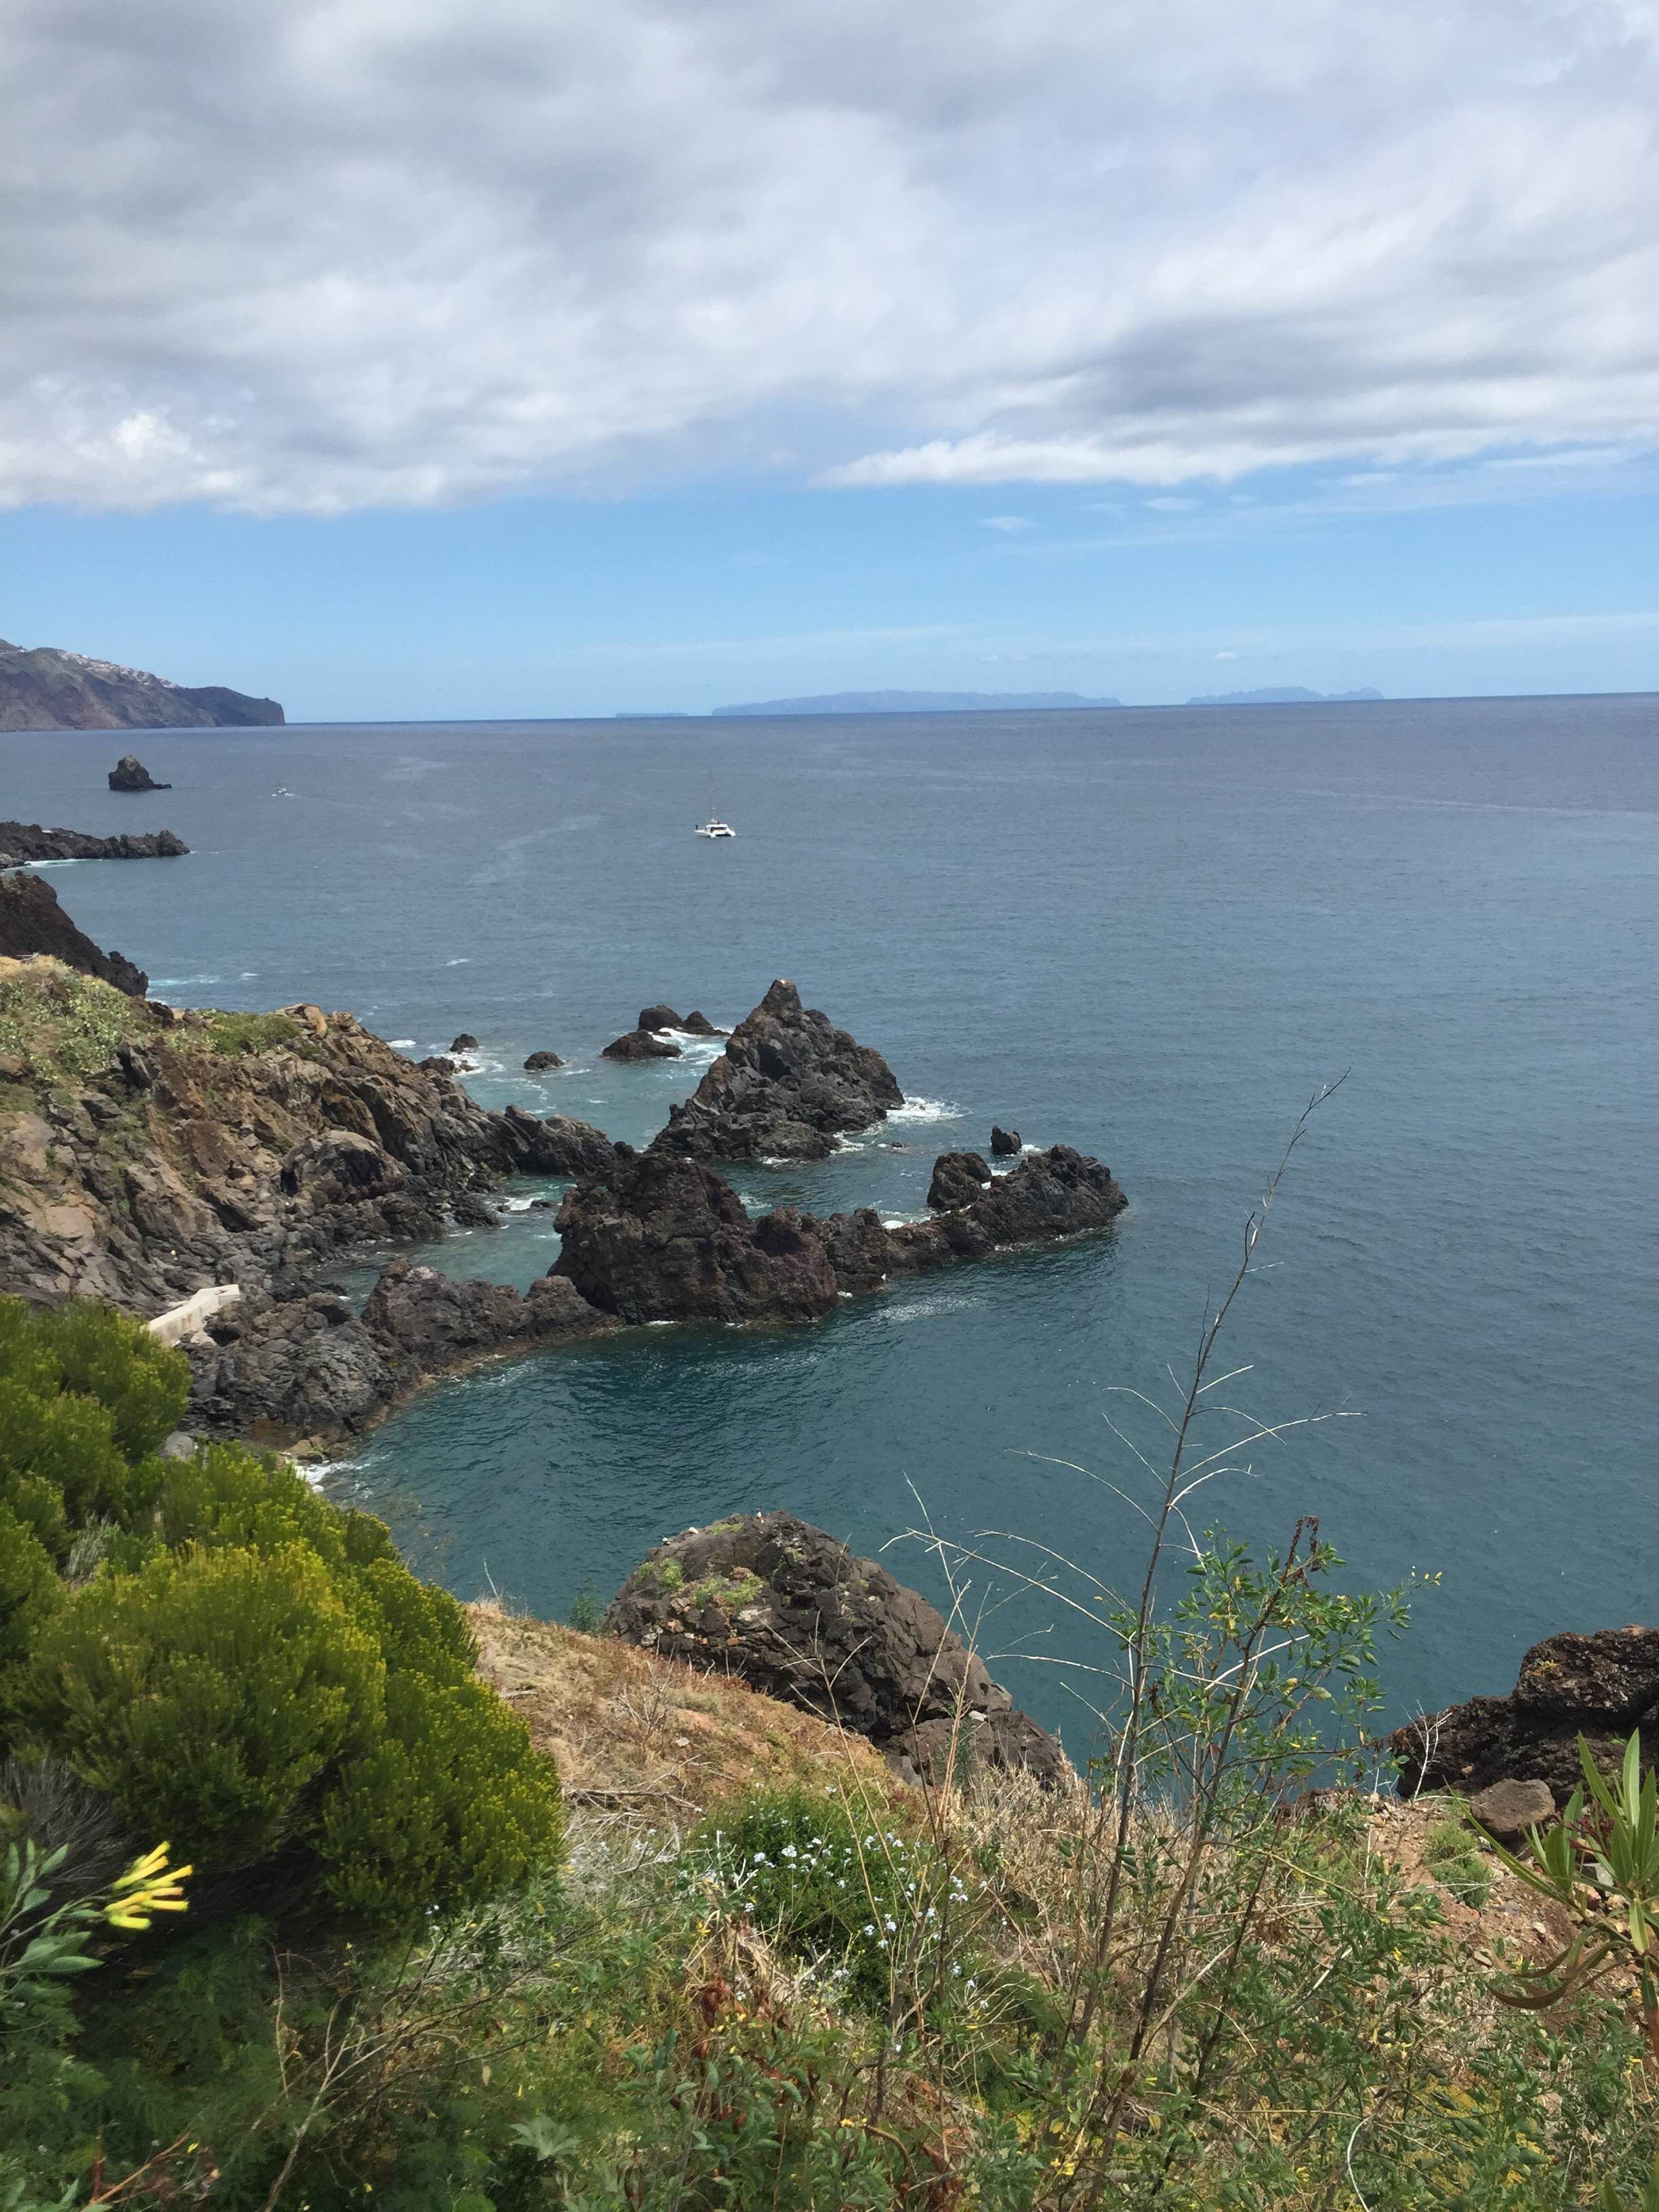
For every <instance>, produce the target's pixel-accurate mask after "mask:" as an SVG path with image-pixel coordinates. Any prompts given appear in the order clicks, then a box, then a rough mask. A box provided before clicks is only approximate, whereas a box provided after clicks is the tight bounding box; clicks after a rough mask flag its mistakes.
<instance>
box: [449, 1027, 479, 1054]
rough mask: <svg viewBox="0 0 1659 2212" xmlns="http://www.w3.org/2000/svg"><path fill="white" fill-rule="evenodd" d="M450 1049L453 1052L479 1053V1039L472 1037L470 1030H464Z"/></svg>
mask: <svg viewBox="0 0 1659 2212" xmlns="http://www.w3.org/2000/svg"><path fill="white" fill-rule="evenodd" d="M449 1049H450V1050H451V1052H477V1049H478V1040H477V1037H475V1036H472V1034H471V1031H470V1030H462V1031H461V1033H460V1035H459V1036H458V1037H457V1038H456V1039H455V1040H454V1042H453V1043H452V1044H451V1046H450V1048H449Z"/></svg>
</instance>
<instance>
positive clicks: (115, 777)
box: [109, 753, 173, 791]
mask: <svg viewBox="0 0 1659 2212" xmlns="http://www.w3.org/2000/svg"><path fill="white" fill-rule="evenodd" d="M109 787H110V789H111V790H112V791H171V790H172V788H173V786H172V785H171V784H170V783H157V782H156V781H155V777H154V776H153V775H151V774H150V772H149V769H147V768H146V767H145V766H144V763H143V761H141V760H140V759H139V758H138V757H137V754H136V753H123V754H122V756H121V757H120V759H119V760H118V761H117V762H116V763H115V765H114V767H113V768H112V769H111V770H110V772H109Z"/></svg>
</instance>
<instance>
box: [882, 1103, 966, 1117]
mask: <svg viewBox="0 0 1659 2212" xmlns="http://www.w3.org/2000/svg"><path fill="white" fill-rule="evenodd" d="M887 1118H888V1120H889V1121H961V1120H962V1118H963V1109H962V1108H961V1107H960V1106H952V1105H951V1103H950V1102H949V1100H948V1099H944V1098H907V1099H906V1100H905V1102H904V1103H903V1105H902V1106H895V1107H894V1108H893V1109H892V1110H891V1112H890V1114H889V1115H888V1116H887Z"/></svg>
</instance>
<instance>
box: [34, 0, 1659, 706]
mask: <svg viewBox="0 0 1659 2212" xmlns="http://www.w3.org/2000/svg"><path fill="white" fill-rule="evenodd" d="M0 88H3V89H0V122H3V126H4V127H3V129H0V299H3V302H4V307H3V313H0V635H3V636H5V637H7V638H9V639H10V640H12V641H15V642H18V643H22V644H31V645H33V644H53V645H60V646H67V647H71V648H73V649H76V650H79V651H82V652H88V653H94V654H98V655H100V656H103V657H106V658H109V659H115V660H118V661H123V662H127V663H130V664H131V665H137V666H143V667H149V668H154V669H156V670H158V671H160V672H161V673H163V674H166V675H169V676H172V677H173V678H176V679H177V680H179V681H180V682H183V683H187V684H204V683H228V684H234V685H236V686H237V687H239V688H240V689H243V690H252V691H255V692H260V693H270V694H272V695H273V696H276V697H278V698H280V699H282V700H283V702H284V704H285V705H286V707H287V708H288V710H289V717H290V719H292V720H301V719H305V720H313V719H318V720H334V719H387V720H396V719H404V718H407V717H416V716H426V715H430V716H434V717H447V716H471V715H479V716H498V715H499V716H517V715H539V714H608V713H611V712H613V711H616V710H631V711H648V710H652V709H659V708H660V709H691V710H697V709H702V708H708V707H710V706H714V705H717V704H720V703H722V702H726V701H731V700H741V699H750V698H764V697H769V696H779V695H787V694H795V693H800V692H810V691H817V690H846V689H872V688H885V687H893V686H897V687H913V688H926V689H966V690H987V691H992V690H1060V689H1065V690H1079V691H1084V692H1087V693H1090V694H1103V695H1113V696H1120V697H1122V698H1124V699H1126V700H1130V701H1135V702H1139V701H1152V702H1161V701H1170V700H1180V699H1184V698H1186V697H1187V696H1190V695H1191V694H1193V693H1194V692H1212V691H1221V690H1239V689H1249V688H1251V687H1253V686H1255V685H1267V684H1307V685H1310V686H1311V687H1313V688H1316V689H1319V690H1348V689H1352V688H1355V687H1357V686H1359V685H1364V684H1370V685H1375V686H1376V688H1378V689H1380V690H1383V691H1384V692H1386V693H1388V694H1389V695H1390V696H1411V695H1415V694H1461V693H1484V692H1517V691H1538V690H1544V691H1575V690H1647V689H1659V0H1391V4H1390V5H1389V6H1388V7H1387V8H1381V7H1372V8H1362V9H1355V8H1353V7H1352V6H1351V5H1347V4H1345V0H1253V4H1252V5H1251V6H1250V7H1249V8H1248V9H1242V8H1240V7H1239V6H1238V5H1237V0H1156V4H1153V0H1019V4H1018V6H1013V5H1010V4H1009V0H605V6H603V7H594V6H593V5H592V4H591V0H587V4H582V5H580V6H579V5H577V4H574V0H260V4H259V5H258V6H257V7H234V6H232V7H227V6H226V5H225V4H224V0H145V4H144V5H143V6H142V7H134V6H132V5H131V0H6V4H5V5H4V6H3V8H0Z"/></svg>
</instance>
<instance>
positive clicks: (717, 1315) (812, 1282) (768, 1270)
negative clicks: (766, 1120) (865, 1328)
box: [553, 1145, 839, 1322]
mask: <svg viewBox="0 0 1659 2212" xmlns="http://www.w3.org/2000/svg"><path fill="white" fill-rule="evenodd" d="M555 1226H556V1228H557V1230H558V1231H559V1235H560V1237H561V1238H562V1240H563V1242H562V1249H561V1251H560V1254H559V1257H558V1260H557V1262H556V1265H555V1267H554V1269H553V1273H555V1274H556V1275H562V1276H563V1277H565V1278H566V1279H568V1281H570V1282H572V1283H574V1285H575V1286H576V1288H577V1290H579V1291H580V1292H581V1295H582V1296H583V1297H584V1298H586V1300H587V1302H588V1304H590V1305H593V1306H597V1307H599V1310H600V1311H601V1312H604V1313H611V1314H615V1315H617V1317H618V1318H619V1319H620V1320H623V1321H629V1322H650V1321H695V1322H747V1321H775V1322H778V1321H785V1322H787V1321H812V1320H816V1319H817V1317H818V1316H821V1315H823V1314H827V1313H829V1311H830V1310H832V1309H833V1307H834V1305H835V1303H836V1294H837V1291H838V1287H839V1286H838V1285H837V1284H836V1278H835V1275H834V1273H833V1272H832V1270H831V1268H830V1266H829V1258H828V1256H827V1255H826V1254H825V1252H824V1249H823V1244H822V1243H821V1242H820V1241H819V1239H818V1237H817V1235H816V1234H815V1233H814V1231H813V1228H812V1225H811V1223H810V1221H808V1220H807V1219H806V1218H805V1217H803V1216H802V1215H799V1214H798V1213H795V1212H793V1211H792V1210H791V1209H789V1208H788V1207H781V1208H780V1209H779V1210H778V1211H777V1212H775V1213H768V1214H763V1216H762V1217H761V1218H760V1219H759V1220H758V1221H751V1220H750V1218H749V1216H748V1214H747V1212H745V1211H744V1204H743V1200H741V1199H740V1198H739V1197H738V1194H737V1193H736V1191H734V1190H733V1189H732V1186H731V1184H730V1183H728V1182H722V1180H721V1179H720V1176H717V1175H715V1174H714V1171H713V1170H711V1169H708V1168H705V1167H702V1166H701V1165H699V1164H697V1163H696V1161H692V1160H682V1159H676V1158H672V1157H671V1155H669V1154H666V1153H661V1152H655V1151H653V1152H635V1151H634V1150H633V1148H632V1147H631V1146H627V1145H618V1146H617V1147H616V1148H615V1152H614V1156H613V1161H612V1164H611V1168H610V1170H608V1172H606V1173H605V1174H603V1175H598V1176H591V1177H589V1178H587V1179H586V1180H585V1181H583V1182H579V1183H578V1184H577V1185H576V1188H574V1190H573V1191H571V1192H570V1194H569V1195H568V1197H567V1198H566V1200H565V1201H564V1204H563V1205H562V1206H561V1207H560V1208H559V1214H558V1219H557V1221H556V1224H555Z"/></svg>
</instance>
